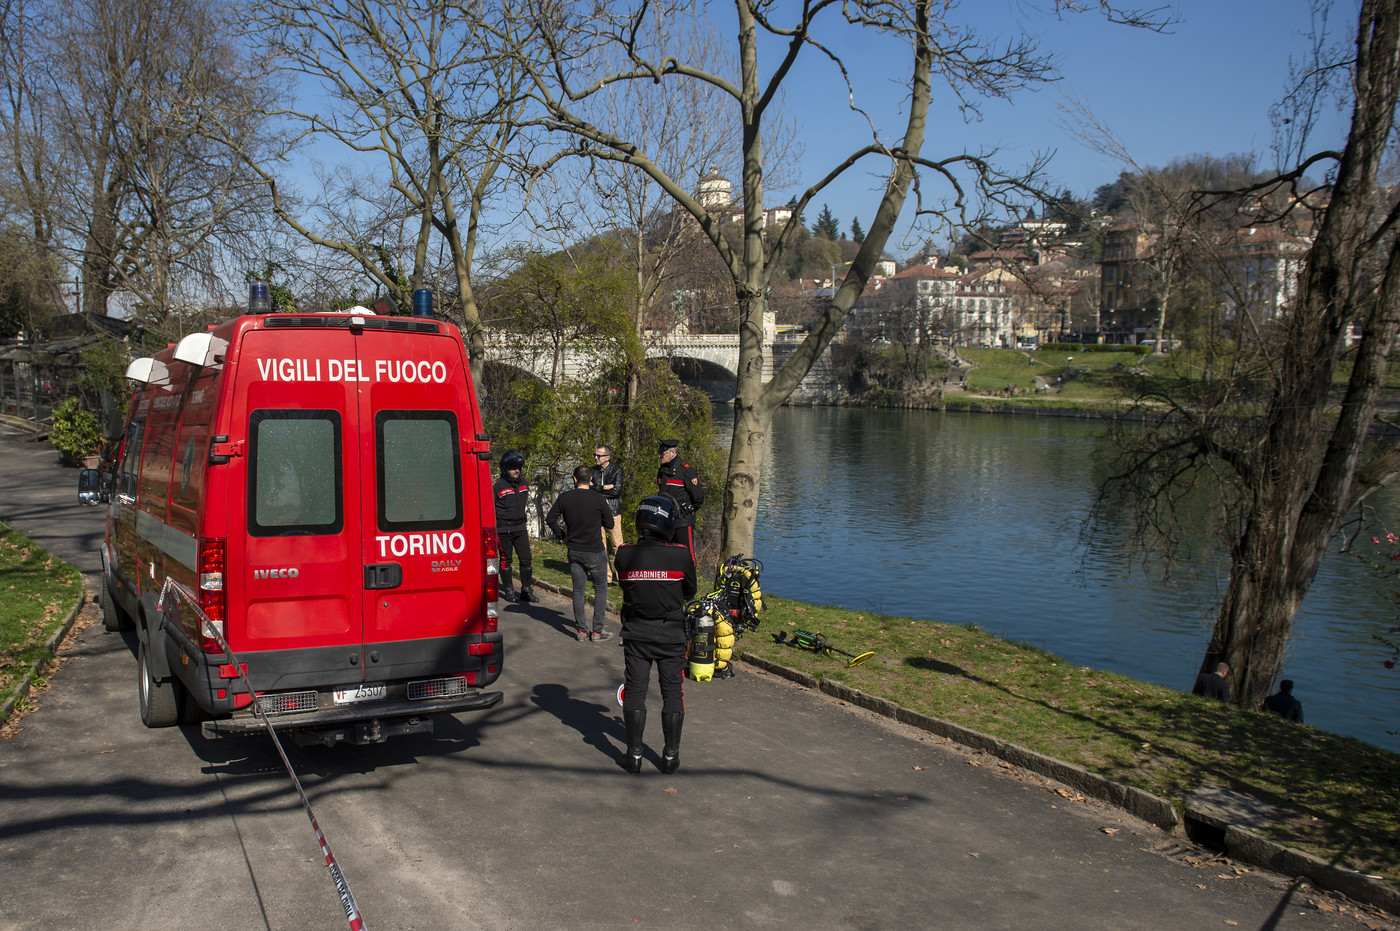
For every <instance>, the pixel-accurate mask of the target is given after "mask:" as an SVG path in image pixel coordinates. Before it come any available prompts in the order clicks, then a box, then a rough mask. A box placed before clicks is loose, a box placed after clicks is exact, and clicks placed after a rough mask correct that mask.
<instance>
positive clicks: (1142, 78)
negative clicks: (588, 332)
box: [770, 0, 1356, 255]
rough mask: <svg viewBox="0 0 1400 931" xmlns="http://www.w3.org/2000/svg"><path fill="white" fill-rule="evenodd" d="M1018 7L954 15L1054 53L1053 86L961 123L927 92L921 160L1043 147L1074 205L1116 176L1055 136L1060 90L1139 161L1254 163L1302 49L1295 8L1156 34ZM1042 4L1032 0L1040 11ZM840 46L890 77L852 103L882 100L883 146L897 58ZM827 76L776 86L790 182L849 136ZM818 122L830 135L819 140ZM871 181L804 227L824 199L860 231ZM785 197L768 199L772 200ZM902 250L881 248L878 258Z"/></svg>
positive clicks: (852, 124) (1223, 0)
mask: <svg viewBox="0 0 1400 931" xmlns="http://www.w3.org/2000/svg"><path fill="white" fill-rule="evenodd" d="M1031 2H1032V0H1020V2H1018V0H967V2H965V3H964V4H963V7H962V10H961V13H963V14H965V15H966V16H969V17H973V18H974V20H977V21H980V22H979V25H978V28H979V32H981V33H982V35H984V36H985V37H991V36H995V35H1002V36H1005V35H1007V34H1009V33H1013V32H1014V31H1015V28H1016V24H1017V23H1021V24H1022V25H1023V27H1024V28H1025V30H1026V31H1027V32H1029V33H1031V34H1033V35H1038V36H1039V37H1040V39H1041V42H1042V47H1043V48H1044V49H1046V50H1047V51H1050V52H1052V53H1053V54H1054V55H1055V58H1056V60H1057V64H1058V71H1059V73H1060V74H1061V76H1062V77H1061V80H1059V81H1058V82H1056V83H1053V84H1048V85H1043V86H1042V87H1041V88H1040V89H1039V90H1038V91H1037V92H1034V93H1026V92H1022V93H1021V94H1019V95H1018V96H1016V97H1015V98H1014V99H1013V100H1011V101H1009V102H1006V101H994V102H991V103H989V104H987V106H986V107H985V109H984V113H983V119H982V120H981V121H980V122H975V123H972V124H964V122H963V120H962V119H961V117H960V116H959V115H958V114H956V113H954V112H951V111H950V110H949V109H947V107H946V101H947V100H948V96H949V95H948V93H947V92H946V90H943V89H942V88H940V87H939V86H938V85H937V84H935V86H934V96H935V106H939V105H940V102H942V103H943V109H941V110H940V114H939V116H938V118H936V119H935V120H933V121H931V124H930V128H929V134H928V139H927V142H926V143H925V146H924V154H925V155H926V156H930V157H939V156H946V155H949V154H952V153H955V152H958V151H962V150H964V149H971V150H977V149H981V148H984V147H996V148H998V149H999V150H1000V153H1001V156H1000V162H1001V163H1002V164H1003V165H1008V166H1014V165H1018V164H1021V163H1023V162H1026V161H1027V160H1029V159H1030V158H1031V157H1032V156H1033V155H1034V153H1035V152H1037V151H1044V150H1055V152H1056V155H1055V157H1054V160H1053V162H1052V164H1051V168H1050V173H1051V175H1052V176H1053V177H1055V178H1057V179H1058V181H1059V186H1063V187H1068V188H1069V189H1070V190H1071V191H1073V192H1074V193H1076V194H1077V195H1080V196H1086V197H1087V196H1089V195H1091V194H1092V193H1093V191H1094V189H1095V188H1096V187H1098V186H1099V185H1100V184H1104V183H1107V182H1111V181H1112V180H1113V179H1114V178H1116V177H1117V175H1118V172H1119V171H1120V170H1121V168H1122V166H1121V165H1120V164H1119V163H1118V162H1116V161H1114V160H1112V159H1110V158H1108V157H1105V156H1103V155H1101V154H1099V153H1097V152H1093V151H1090V150H1089V149H1087V148H1086V147H1085V146H1084V145H1083V144H1082V143H1081V142H1079V141H1078V140H1076V139H1074V138H1073V137H1071V136H1070V135H1069V134H1067V133H1066V132H1065V130H1064V129H1063V127H1062V126H1061V125H1060V124H1061V123H1062V122H1063V116H1062V115H1060V114H1059V112H1058V109H1057V108H1058V105H1059V104H1060V103H1062V102H1063V100H1064V99H1065V97H1066V95H1070V96H1077V97H1080V98H1082V99H1083V100H1085V101H1087V103H1088V104H1089V106H1090V107H1091V109H1092V110H1093V112H1094V114H1095V115H1096V116H1097V118H1098V119H1099V121H1100V122H1101V123H1103V124H1105V125H1106V126H1108V127H1109V128H1110V129H1111V130H1112V132H1113V133H1114V134H1115V135H1116V136H1117V137H1118V138H1119V139H1120V140H1121V141H1122V142H1123V143H1124V144H1126V146H1127V147H1128V148H1129V150H1130V151H1131V153H1132V155H1133V158H1134V159H1135V160H1136V161H1137V162H1138V163H1139V164H1142V165H1148V166H1158V165H1163V164H1166V163H1167V162H1169V161H1170V160H1171V159H1173V158H1175V157H1177V156H1183V155H1189V154H1193V153H1208V154H1212V155H1225V154H1229V153H1234V152H1255V153H1258V154H1259V156H1260V162H1261V166H1268V165H1271V164H1272V155H1271V154H1270V151H1269V147H1270V144H1271V142H1272V140H1273V131H1272V128H1271V125H1270V122H1269V108H1270V106H1271V105H1272V104H1274V103H1275V102H1277V101H1278V100H1279V99H1280V98H1281V97H1282V96H1283V94H1284V92H1285V87H1286V84H1287V81H1288V75H1289V58H1290V56H1293V57H1294V58H1297V59H1300V60H1301V59H1302V58H1304V57H1305V55H1306V53H1307V51H1308V47H1309V43H1308V40H1307V38H1306V33H1307V32H1308V31H1309V28H1310V22H1311V21H1310V18H1309V8H1308V7H1309V5H1308V3H1307V0H1180V2H1176V3H1173V4H1172V7H1171V9H1172V10H1173V11H1174V13H1175V16H1176V18H1177V19H1178V20H1179V22H1178V23H1176V24H1175V25H1173V26H1171V27H1169V29H1168V31H1167V32H1165V33H1156V32H1151V31H1146V30H1141V29H1130V28H1128V27H1124V26H1120V25H1113V24H1109V23H1107V22H1105V21H1104V20H1103V18H1102V17H1100V16H1098V15H1096V14H1078V15H1074V16H1070V17H1067V18H1065V19H1063V20H1061V21H1058V22H1057V21H1056V20H1055V19H1054V18H1053V17H1050V16H1047V15H1043V14H1042V15H1036V12H1035V10H1033V9H1029V7H1030V5H1031ZM1047 3H1048V0H1042V2H1040V5H1041V6H1042V7H1043V6H1045V5H1046V4H1047ZM1355 21H1356V2H1355V0H1339V3H1338V9H1337V11H1335V13H1334V14H1333V20H1332V23H1331V28H1332V31H1333V33H1334V35H1335V34H1340V35H1343V36H1346V37H1347V38H1348V40H1349V38H1350V33H1351V31H1352V30H1354V28H1355ZM845 52H846V57H847V60H848V62H849V63H850V65H851V67H852V68H853V70H855V71H856V72H857V73H858V74H859V75H860V79H861V80H862V82H866V84H867V86H870V87H880V86H881V85H882V84H883V83H884V82H885V81H890V82H891V83H890V84H889V87H890V91H889V92H888V93H883V94H879V95H875V94H871V95H870V96H869V97H867V98H866V99H867V100H872V99H875V98H876V97H877V96H878V97H882V98H884V101H883V102H882V103H881V104H880V106H879V111H878V112H879V117H878V118H879V120H880V121H881V122H882V124H883V126H884V128H886V129H887V130H888V132H887V135H886V138H892V137H893V135H894V133H895V131H898V130H902V128H903V123H902V113H901V112H900V111H899V110H898V109H897V106H898V104H899V103H900V102H901V98H902V96H903V95H904V94H907V83H906V84H905V85H904V89H903V90H902V91H901V89H900V88H899V87H897V86H896V85H895V84H894V82H895V81H898V80H900V79H904V80H906V81H907V78H905V70H904V69H906V68H907V61H908V57H909V56H908V53H907V51H903V50H901V49H900V48H899V47H897V46H882V45H881V43H880V42H879V41H878V40H872V39H864V38H863V39H862V40H861V41H860V43H859V44H858V45H854V46H852V47H849V48H847V49H845ZM829 70H830V69H816V68H813V69H811V70H808V71H804V72H802V73H801V74H800V75H798V80H796V81H789V82H788V83H789V87H790V88H792V89H791V90H790V91H789V93H788V97H787V105H788V107H789V109H790V110H791V111H792V113H793V114H794V116H795V117H796V119H797V122H798V134H799V136H800V137H801V139H802V140H803V143H804V147H805V154H804V159H803V163H802V165H803V167H802V172H803V178H804V181H810V180H811V179H813V178H816V177H820V175H821V173H823V172H824V170H825V168H826V166H828V165H829V164H830V163H831V161H833V160H834V159H836V158H838V157H839V156H840V155H842V154H844V153H845V152H847V151H849V150H850V148H851V147H852V145H853V140H855V139H858V134H859V132H860V131H861V124H860V123H859V122H857V121H855V120H854V118H852V117H851V116H850V115H849V114H848V113H847V112H845V107H844V93H843V91H842V88H841V86H840V85H839V83H838V82H836V81H835V80H834V79H833V78H832V76H831V75H830V74H829ZM1348 116H1349V114H1348V113H1337V112H1333V111H1329V112H1328V114H1327V118H1326V124H1325V132H1324V133H1322V134H1321V135H1319V136H1317V137H1315V142H1316V144H1315V146H1314V147H1315V148H1319V147H1331V146H1340V145H1341V143H1342V142H1344V140H1345V129H1346V125H1347V119H1348ZM823 126H829V127H832V129H833V131H831V132H823V131H821V128H822V127H823ZM872 166H873V163H872ZM875 187H876V182H875V180H874V179H872V178H870V177H869V176H868V175H866V176H860V177H856V178H853V179H852V180H851V181H850V182H847V183H845V184H842V185H841V186H840V188H839V189H833V190H831V191H830V193H829V195H827V196H819V197H818V198H817V200H816V203H817V209H816V210H812V211H808V214H807V219H808V221H809V223H810V222H811V221H812V220H813V219H815V215H816V212H817V210H820V205H821V203H823V202H827V203H829V204H830V205H831V208H832V212H833V213H835V215H836V216H837V218H838V219H839V220H840V222H841V227H842V229H843V231H844V230H846V229H848V228H849V226H850V220H851V217H852V216H853V215H856V216H859V217H860V219H861V223H862V226H864V227H866V228H868V227H869V219H870V217H871V216H873V213H874V208H875V205H876V203H877V199H878V195H877V194H876V193H874V192H873V188H875ZM791 193H792V191H787V192H786V193H785V194H784V196H782V197H781V198H778V197H771V198H770V199H771V200H775V201H776V200H784V201H785V200H786V199H787V196H789V195H790V194H791ZM906 213H907V211H906ZM904 228H905V224H901V230H902V229H904ZM903 251H904V250H903V248H902V246H901V245H900V244H899V243H896V242H894V241H893V240H892V241H891V252H892V253H894V254H896V255H900V254H903Z"/></svg>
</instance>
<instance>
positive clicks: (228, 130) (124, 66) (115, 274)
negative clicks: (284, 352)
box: [3, 0, 264, 319]
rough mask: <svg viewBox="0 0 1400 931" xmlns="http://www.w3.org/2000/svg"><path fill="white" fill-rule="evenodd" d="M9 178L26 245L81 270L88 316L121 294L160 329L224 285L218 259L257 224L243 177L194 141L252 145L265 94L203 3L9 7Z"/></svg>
mask: <svg viewBox="0 0 1400 931" xmlns="http://www.w3.org/2000/svg"><path fill="white" fill-rule="evenodd" d="M3 12H4V16H3V22H4V29H5V35H4V39H5V41H4V48H3V53H4V55H5V56H6V62H5V64H6V67H5V69H4V71H5V81H6V90H7V101H6V103H7V106H6V110H5V113H4V115H3V128H4V131H5V132H6V135H7V138H8V140H9V146H8V151H7V155H8V156H9V157H8V158H7V160H6V165H5V169H6V174H7V176H9V177H10V178H11V179H13V183H14V187H13V188H12V190H15V191H17V192H18V197H19V200H21V201H22V203H23V208H24V213H25V215H26V216H27V217H28V218H29V226H30V227H31V228H32V229H33V231H34V236H35V242H36V243H38V244H39V245H40V248H41V249H42V250H52V251H53V252H54V253H55V254H58V255H62V256H64V257H65V258H66V260H67V261H68V262H69V263H70V264H71V265H72V266H73V267H75V268H76V269H77V271H78V276H79V279H80V284H81V290H82V296H81V307H82V309H83V310H85V311H87V312H90V313H96V314H105V313H107V311H108V304H109V301H110V299H111V298H112V296H113V295H114V294H116V293H118V292H123V293H124V294H125V295H127V299H128V300H129V301H130V302H131V304H132V305H133V307H134V308H135V309H136V310H138V311H144V312H146V313H148V314H150V315H151V316H153V317H155V318H157V319H158V318H159V317H161V316H162V315H163V314H164V313H166V312H167V311H168V310H169V308H170V307H171V306H172V304H173V303H175V302H176V300H177V298H176V297H175V296H174V295H175V294H176V293H177V292H179V294H180V295H182V296H193V295H208V294H210V293H211V292H214V291H217V290H218V289H219V287H220V284H221V282H220V280H219V276H218V275H217V273H216V272H215V268H216V265H217V256H218V254H219V252H220V251H221V250H222V249H223V248H224V246H225V245H226V244H227V243H228V242H229V241H230V240H232V239H236V238H237V236H238V235H239V233H240V232H241V231H242V230H243V229H244V228H246V225H247V223H248V221H249V218H250V217H253V216H255V215H257V214H260V213H261V211H260V210H259V208H258V205H257V198H258V196H259V194H260V192H259V191H257V190H256V189H255V188H254V187H253V186H252V184H251V181H250V177H249V175H248V173H247V172H246V170H245V169H244V168H243V166H242V165H240V164H237V163H235V162H233V161H231V160H230V159H228V158H227V157H226V155H225V154H224V150H223V148H222V147H221V146H216V145H214V144H212V143H210V142H209V141H208V140H207V139H206V138H205V137H204V136H203V135H202V134H201V132H200V130H201V128H202V127H204V126H206V125H207V124H208V123H210V122H214V121H217V122H218V123H219V124H220V125H221V126H222V127H223V132H224V133H225V135H226V137H227V138H229V139H231V140H236V141H240V142H244V143H246V144H247V145H248V146H249V147H250V148H253V147H256V145H257V144H258V141H257V139H258V137H257V132H256V130H257V125H256V122H255V120H252V119H250V118H249V114H250V113H251V112H252V101H253V100H255V99H256V98H257V97H258V96H259V95H261V94H262V93H263V92H264V90H263V88H264V85H263V81H262V76H261V74H260V72H259V69H258V67H257V64H256V60H255V59H253V58H251V57H247V56H245V55H244V54H243V53H242V52H241V51H240V49H241V46H240V45H238V44H237V43H236V42H235V40H234V36H233V33H232V32H231V30H230V29H229V28H228V26H227V24H226V23H225V22H224V21H223V20H222V19H221V17H220V14H221V12H222V11H221V9H220V7H219V6H218V5H217V4H215V3H213V2H212V0H176V2H173V3H171V2H164V0H161V2H156V0H120V2H116V3H108V2H99V0H76V2H73V3H53V2H49V0H27V2H15V3H13V4H11V5H9V6H7V7H6V8H4V11H3Z"/></svg>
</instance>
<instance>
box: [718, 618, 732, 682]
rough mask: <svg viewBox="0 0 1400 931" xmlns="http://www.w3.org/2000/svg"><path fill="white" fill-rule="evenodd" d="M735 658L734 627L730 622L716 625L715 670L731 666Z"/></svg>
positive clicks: (719, 622)
mask: <svg viewBox="0 0 1400 931" xmlns="http://www.w3.org/2000/svg"><path fill="white" fill-rule="evenodd" d="M733 656H734V625H733V624H730V623H729V622H728V621H718V622H716V623H715V670H716V671H718V670H721V669H723V668H724V667H726V666H728V665H729V661H730V659H731V658H732V657H733Z"/></svg>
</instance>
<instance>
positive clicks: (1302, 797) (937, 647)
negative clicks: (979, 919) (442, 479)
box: [532, 541, 1400, 883]
mask: <svg viewBox="0 0 1400 931" xmlns="http://www.w3.org/2000/svg"><path fill="white" fill-rule="evenodd" d="M532 545H533V546H534V548H535V553H536V555H535V571H536V574H537V575H539V576H540V577H541V578H543V579H545V580H546V581H550V582H553V583H555V584H559V585H563V586H564V587H565V588H566V589H567V587H568V585H569V576H568V566H567V564H566V563H565V559H564V551H563V547H562V546H560V545H557V544H553V543H542V542H540V541H534V542H533V544H532ZM708 581H709V580H708V579H703V578H702V583H701V591H702V592H704V591H706V590H707V589H706V588H705V584H706V583H707V582H708ZM765 602H766V604H765V611H764V613H763V615H762V617H763V623H762V626H761V627H760V628H759V630H758V631H757V632H755V633H751V634H748V635H746V636H745V637H743V638H741V639H740V640H739V643H738V652H739V653H741V654H745V653H749V654H755V655H758V656H761V657H763V658H765V659H768V660H770V661H773V662H777V663H781V664H782V665H785V666H787V667H790V668H793V669H796V670H799V671H801V672H804V673H806V674H808V675H811V676H815V677H817V678H819V679H831V680H834V681H838V682H841V683H844V684H846V685H849V686H851V687H852V688H858V689H860V690H861V691H862V692H865V693H866V694H868V695H873V696H877V697H880V698H885V699H889V700H891V701H894V702H897V703H898V704H900V705H902V706H904V707H906V708H908V709H910V710H912V711H918V712H921V713H923V714H927V715H931V716H933V717H937V718H941V719H943V720H946V721H951V722H953V723H955V724H960V725H962V726H964V727H970V728H973V729H974V730H978V731H982V732H983V733H986V734H991V735H993V736H996V737H999V738H1001V739H1003V740H1006V741H1010V742H1012V743H1016V744H1019V745H1021V746H1023V747H1027V748H1029V749H1031V750H1035V751H1037V752H1039V753H1043V754H1046V755H1048V756H1052V757H1055V758H1056V759H1060V760H1064V761H1065V762H1068V763H1074V764H1076V765H1078V766H1082V767H1084V768H1085V769H1088V770H1090V771H1091V772H1095V773H1099V774H1101V775H1104V776H1109V777H1111V778H1113V779H1117V780H1118V781H1120V782H1123V783H1126V784H1128V785H1131V786H1135V787H1137V788H1141V789H1145V790H1146V791H1149V792H1152V793H1154V794H1156V795H1160V796H1163V797H1164V798H1169V799H1176V798H1178V797H1179V796H1180V795H1181V794H1182V793H1184V792H1187V791H1189V790H1191V789H1194V788H1197V787H1198V786H1202V785H1211V786H1221V787H1224V788H1228V789H1232V790H1235V791H1237V792H1242V793H1245V794H1247V795H1250V796H1252V797H1254V798H1257V799H1259V800H1261V801H1264V802H1267V803H1269V804H1271V805H1274V806H1276V807H1278V808H1279V809H1281V810H1282V811H1284V812H1286V813H1287V814H1286V817H1285V818H1284V819H1283V820H1281V821H1280V822H1279V823H1277V824H1276V825H1274V826H1273V828H1272V829H1271V830H1268V831H1262V832H1261V833H1263V834H1265V835H1266V836H1268V837H1270V838H1271V839H1273V840H1276V841H1278V842H1280V843H1284V844H1287V845H1288V846H1291V847H1298V848H1300V849H1303V850H1306V851H1309V852H1311V853H1313V854H1314V855H1316V856H1318V857H1321V858H1322V859H1324V860H1327V861H1329V862H1336V863H1339V864H1341V865H1345V866H1348V867H1351V868H1353V869H1357V870H1360V871H1362V872H1364V873H1368V874H1372V875H1377V876H1380V877H1382V878H1383V879H1385V880H1387V881H1389V882H1392V883H1400V846H1398V844H1400V756H1397V755H1395V754H1392V753H1389V752H1387V751H1384V750H1381V749H1379V748H1376V747H1373V746H1371V745H1370V744H1366V743H1363V742H1361V741H1358V740H1353V739H1351V738H1348V737H1338V736H1335V735H1332V734H1328V733H1326V732H1324V731H1320V730H1318V729H1316V728H1312V727H1303V726H1300V725H1297V724H1293V723H1291V722H1288V721H1285V720H1283V719H1282V718H1280V717H1277V716H1276V715H1273V714H1267V713H1264V712H1256V711H1241V710H1238V709H1236V708H1234V707H1233V706H1226V705H1223V704H1221V703H1219V702H1215V701H1209V700H1206V699H1202V698H1197V697H1195V696H1193V695H1188V694H1186V693H1184V692H1178V691H1176V690H1175V689H1170V688H1166V687H1164V686H1160V685H1151V684H1148V683H1143V682H1138V681H1135V680H1133V679H1129V678H1126V677H1124V676H1120V675H1117V674H1115V673H1111V672H1103V671H1101V670H1096V669H1088V668H1085V667H1081V666H1074V665H1069V664H1067V663H1065V662H1064V661H1063V660H1061V659H1059V658H1058V657H1055V656H1052V655H1050V654H1048V653H1045V652H1043V651H1041V650H1038V649H1035V648H1033V647H1029V646H1023V645H1020V644H1015V643H1008V642H1006V641H1003V640H998V639H997V638H995V637H992V636H990V635H988V634H985V633H982V632H980V631H978V630H977V629H976V628H973V627H954V626H948V625H944V624H937V623H932V622H929V621H916V620H910V619H908V618H896V617H884V616H880V615H873V614H866V613H856V612H851V611H846V610H844V609H839V608H831V607H824V606H820V605H811V604H805V603H802V602H797V601H789V600H786V599H781V598H771V597H770V598H765ZM794 628H802V629H804V630H808V631H811V632H813V633H818V632H819V633H823V634H825V635H826V636H827V637H828V638H829V639H830V640H831V642H832V644H833V645H835V646H836V647H838V648H840V649H843V650H846V651H848V652H851V653H861V652H864V651H866V650H874V651H875V656H874V657H873V658H872V659H871V660H869V661H868V662H867V663H865V664H864V665H861V666H856V667H851V668H848V667H847V666H846V665H845V658H844V657H834V658H833V657H826V656H819V655H817V654H815V653H811V652H806V651H802V650H798V649H795V648H793V647H791V646H780V645H778V644H776V643H774V642H773V639H772V636H771V635H772V634H773V633H776V632H777V631H779V630H784V629H785V630H787V631H788V632H789V633H791V632H792V630H793V629H794ZM715 687H717V688H723V685H722V684H721V685H718V686H715Z"/></svg>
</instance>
